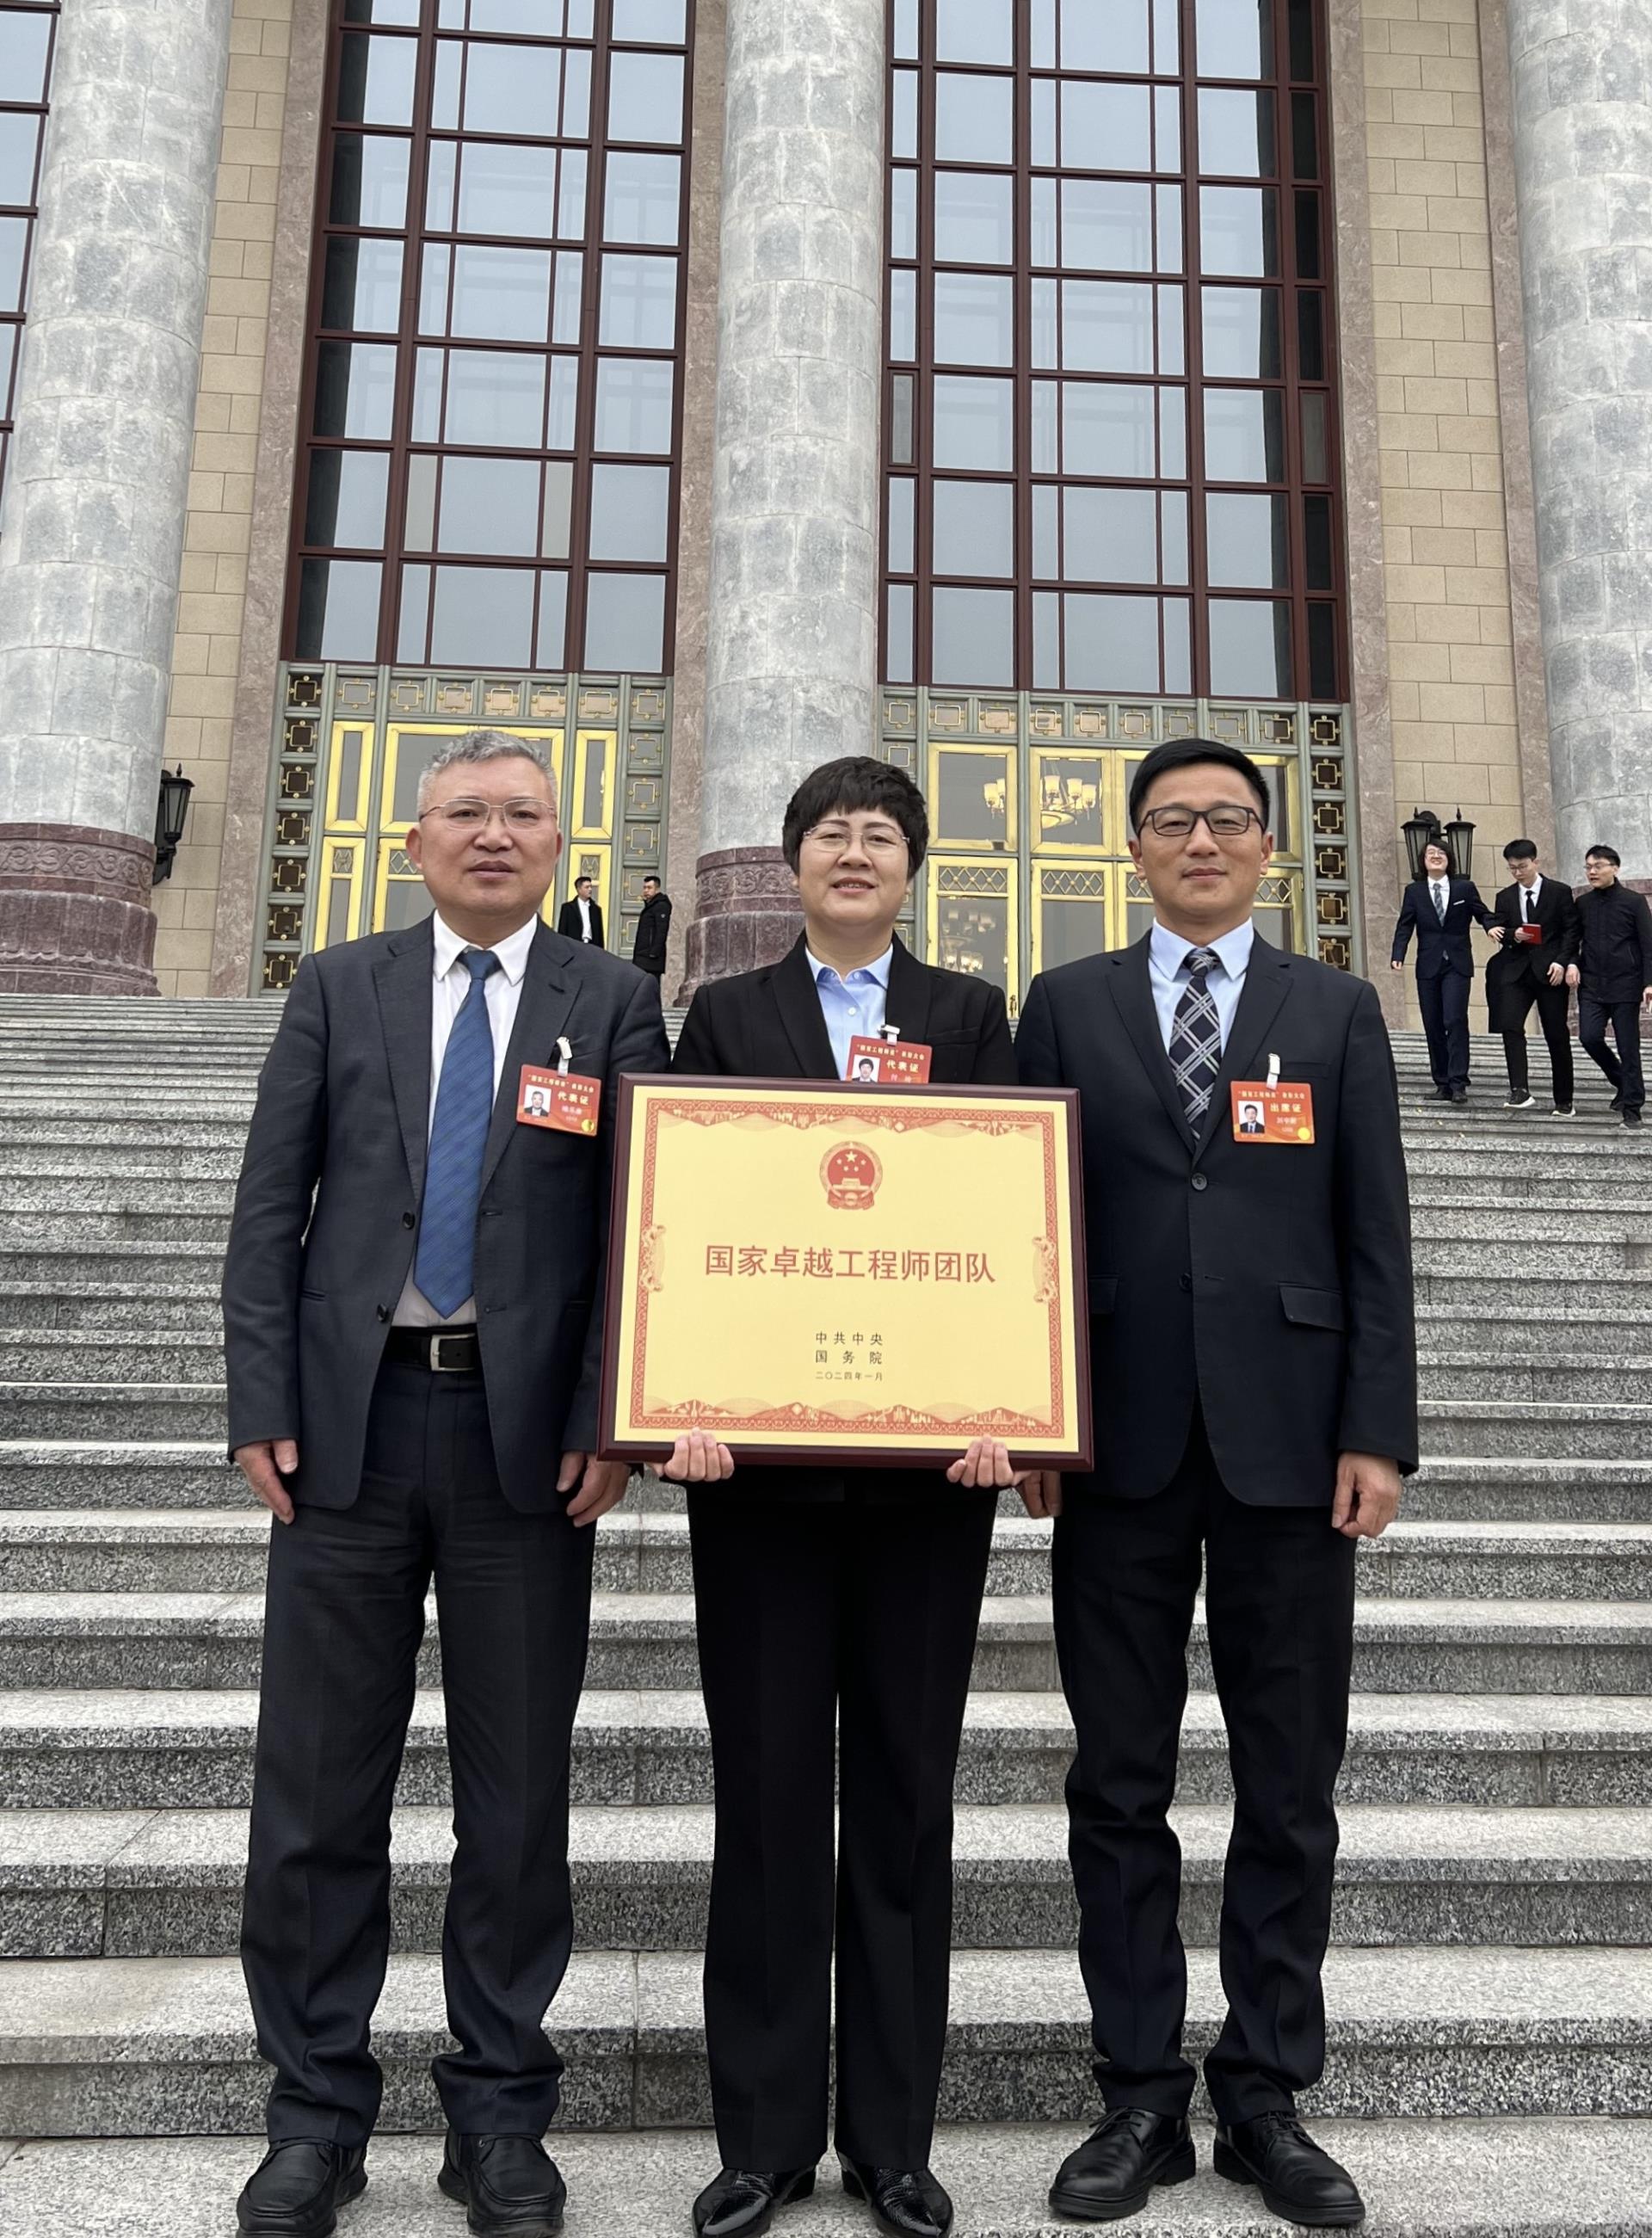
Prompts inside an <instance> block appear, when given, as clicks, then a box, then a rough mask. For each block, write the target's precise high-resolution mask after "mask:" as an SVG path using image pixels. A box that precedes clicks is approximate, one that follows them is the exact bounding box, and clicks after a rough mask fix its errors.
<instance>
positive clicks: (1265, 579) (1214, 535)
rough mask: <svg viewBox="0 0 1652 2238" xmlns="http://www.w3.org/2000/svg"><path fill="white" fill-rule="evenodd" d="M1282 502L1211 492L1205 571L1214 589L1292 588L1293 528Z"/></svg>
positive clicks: (1206, 523)
mask: <svg viewBox="0 0 1652 2238" xmlns="http://www.w3.org/2000/svg"><path fill="white" fill-rule="evenodd" d="M1285 505H1286V500H1285V499H1284V498H1282V497H1239V496H1237V495H1235V494H1233V493H1231V492H1228V491H1218V490H1213V491H1212V492H1211V493H1210V494H1209V496H1208V497H1206V500H1205V543H1206V567H1207V570H1208V573H1209V578H1210V580H1211V581H1212V582H1213V583H1220V584H1222V585H1224V586H1227V587H1229V588H1231V589H1234V590H1245V591H1272V590H1285V589H1288V588H1289V586H1290V582H1291V553H1290V540H1289V524H1288V522H1287V521H1286V519H1285Z"/></svg>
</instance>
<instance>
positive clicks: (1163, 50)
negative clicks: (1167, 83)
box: [1153, 0, 1181, 77]
mask: <svg viewBox="0 0 1652 2238" xmlns="http://www.w3.org/2000/svg"><path fill="white" fill-rule="evenodd" d="M1180 7H1181V0H1153V69H1154V70H1156V71H1157V72H1158V74H1159V76H1160V77H1173V76H1175V74H1176V72H1177V71H1178V70H1180V68H1181V25H1180V21H1179V20H1178V18H1179V15H1180Z"/></svg>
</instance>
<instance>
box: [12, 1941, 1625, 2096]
mask: <svg viewBox="0 0 1652 2238" xmlns="http://www.w3.org/2000/svg"><path fill="white" fill-rule="evenodd" d="M951 1971H952V1980H951V1998H950V2007H951V2013H950V2019H949V2022H948V2031H947V2047H946V2056H945V2066H944V2071H943V2075H942V2085H941V2105H940V2112H941V2117H942V2120H943V2121H945V2120H952V2119H955V2118H956V2117H957V2116H960V2115H963V2114H968V2115H970V2116H975V2117H977V2118H980V2119H983V2120H991V2121H1049V2120H1052V2119H1054V2120H1074V2121H1076V2120H1083V2119H1085V2118H1087V2117H1091V2118H1093V2117H1094V2110H1095V2107H1094V2100H1095V2086H1094V2082H1093V2080H1092V2077H1091V2073H1090V2063H1091V2056H1092V2054H1091V2046H1090V2029H1089V2014H1088V2010H1087V2005H1086V2003H1085V1999H1084V1993H1083V1987H1082V1984H1081V1983H1080V1978H1079V1971H1078V1963H1077V1960H1076V1958H1075V1957H1073V1956H1072V1955H1071V1954H1070V1953H1069V1952H1067V1951H1066V1950H1061V1951H1045V1952H1031V1951H1015V1952H1003V1951H978V1950H958V1951H955V1953H954V1956H953V1960H952V1969H951ZM1325 2005H1326V2014H1327V2059H1326V2065H1325V2077H1324V2080H1323V2081H1322V2082H1320V2083H1318V2085H1317V2086H1316V2088H1315V2089H1313V2090H1312V2091H1311V2092H1309V2093H1307V2094H1306V2095H1305V2097H1304V2099H1303V2101H1302V2108H1303V2112H1304V2114H1305V2116H1309V2117H1310V2118H1312V2117H1313V2116H1318V2117H1321V2118H1323V2117H1324V2116H1328V2115H1330V2116H1339V2115H1345V2116H1381V2117H1391V2116H1395V2115H1401V2116H1404V2115H1410V2114H1417V2115H1422V2114H1426V2115H1429V2116H1442V2115H1446V2116H1452V2115H1461V2116H1492V2115H1515V2114H1522V2115H1538V2116H1549V2117H1555V2116H1576V2115H1582V2114H1601V2113H1607V2114H1614V2115H1620V2116H1624V2115H1629V2116H1641V2115H1643V2114H1645V2113H1647V2112H1649V2111H1652V1952H1643V1951H1625V1950H1541V1951H1534V1950H1501V1949H1486V1948H1483V1947H1473V1948H1467V1949H1460V1950H1439V1949H1431V1948H1429V1947H1426V1946H1424V1947H1420V1948H1413V1949H1409V1950H1404V1951H1396V1950H1335V1949H1333V1950H1332V1952H1331V1954H1330V1957H1329V1959H1328V1961H1327V1963H1326V1967H1325ZM1223 2007H1224V2000H1223V1997H1222V1993H1221V1989H1220V1984H1219V1981H1218V1979H1217V1973H1216V1960H1215V1953H1214V1952H1213V1951H1207V1950H1195V1951H1193V1952H1190V1953H1189V1960H1188V2004H1187V2023H1186V2035H1185V2039H1184V2041H1185V2043H1186V2048H1187V2049H1188V2050H1189V2052H1190V2053H1192V2054H1193V2056H1199V2055H1200V2054H1202V2053H1203V2051H1204V2050H1205V2049H1207V2048H1208V2046H1209V2044H1210V2043H1212V2041H1213V2038H1214V2036H1215V2034H1216V2030H1217V2027H1218V2025H1219V2017H1220V2014H1221V2012H1222V2010H1223ZM551 2021H552V2028H553V2029H554V2030H555V2035H556V2040H557V2044H558V2049H559V2050H560V2051H561V2053H562V2054H563V2056H564V2057H565V2060H566V2062H567V2072H566V2075H565V2079H564V2090H565V2096H564V2102H563V2116H562V2118H563V2121H564V2123H565V2126H567V2127H570V2128H601V2129H618V2128H631V2127H636V2126H648V2127H655V2126H662V2127H667V2128H671V2127H678V2126H691V2125H697V2124H704V2122H706V2120H707V2118H708V2116H709V2112H710V2107H709V2102H708V2093H707V2089H706V2082H705V2074H704V2035H703V2030H702V2026H701V2014H700V1960H699V1957H698V1956H697V1954H691V1953H687V1952H682V1953H678V1952H665V1951H661V1952H648V1953H644V1954H641V1955H639V1956H632V1955H631V1954H629V1953H619V1952H598V1951H580V1952H576V1953H575V1956H574V1958H573V1961H572V1964H571V1966H570V1967H569V1970H568V1975H567V1978H566V1980H565V1983H564V1984H563V1987H562V1990H561V1992H560V1994H559V1996H558V1999H557V2002H556V2005H555V2007H554V2009H553V2010H552V2016H551ZM446 2042H447V2038H446V2029H445V2025H444V2018H443V1997H442V1990H441V1962H440V1960H439V1958H438V1957H434V1956H432V1955H426V1954H424V1953H404V1954H402V1955H400V1956H399V1957H393V1959H392V1960H391V1962H390V1967H389V1971H388V1974H387V1980H386V1983H385V1990H384V1994H383V1996H382V1997H381V1999H380V2004H379V2010H378V2013H377V2015H376V2017H375V2021H374V2026H373V2049H374V2052H375V2053H376V2055H377V2056H378V2058H379V2060H380V2063H381V2064H382V2065H383V2067H384V2069H385V2070H386V2074H385V2081H386V2095H385V2103H384V2109H383V2111H382V2113H381V2115H380V2128H381V2129H398V2128H406V2127H410V2126H415V2125H416V2126H418V2127H420V2128H428V2127H431V2126H433V2123H434V2122H436V2120H437V2119H439V2116H437V2113H436V2103H435V2099H434V2096H433V2089H432V2086H431V2082H430V2077H429V2073H428V2063H429V2061H430V2059H431V2058H432V2056H433V2055H434V2054H436V2053H437V2052H439V2051H440V2050H441V2049H444V2048H445V2046H446ZM267 2084H268V2069H266V2068H265V2067H264V2066H263V2065H262V2063H261V2062H260V2061H259V2060H258V2059H257V2058H256V2056H255V2050H254V2043H253V2036H252V2027H251V2022H250V2018H249V2016H248V2011H247V2006H246V1993H245V1990H244V1989H243V1987H242V1983H241V1969H240V1966H239V1964H238V1963H237V1962H236V1961H235V1959H233V1958H89V1959H66V1960H31V1959H18V1960H15V1961H14V1962H13V1963H11V1964H10V1965H9V1966H7V1967H6V1968H5V1969H4V1970H3V1971H0V2132H3V2134H4V2135H10V2136H31V2137H38V2136H61V2135H111V2134H112V2135H121V2134H123V2133H126V2132H129V2131H132V2130H137V2131H140V2132H144V2133H148V2134H150V2135H154V2134H157V2133H158V2134H162V2135H168V2134H171V2135H195V2134H199V2133H201V2132H203V2131H205V2132H209V2133H223V2132H239V2133H243V2134H245V2133H249V2132H253V2131H255V2130H259V2129H261V2128H262V2125H263V2099H264V2093H265V2089H266V2088H267Z"/></svg>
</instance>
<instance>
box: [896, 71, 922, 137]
mask: <svg viewBox="0 0 1652 2238" xmlns="http://www.w3.org/2000/svg"><path fill="white" fill-rule="evenodd" d="M894 112H895V114H894V122H893V125H892V128H891V130H890V134H889V153H890V155H891V156H906V157H908V158H910V157H912V156H915V155H916V154H917V152H918V74H917V72H916V70H896V72H895V101H894Z"/></svg>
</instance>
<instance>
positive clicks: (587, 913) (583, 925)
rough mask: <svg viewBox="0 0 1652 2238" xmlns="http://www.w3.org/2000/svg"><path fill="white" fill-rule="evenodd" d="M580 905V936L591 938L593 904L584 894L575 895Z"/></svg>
mask: <svg viewBox="0 0 1652 2238" xmlns="http://www.w3.org/2000/svg"><path fill="white" fill-rule="evenodd" d="M575 898H576V900H577V901H578V907H579V937H580V939H581V940H589V939H590V938H591V904H590V903H589V902H588V901H587V900H586V899H585V896H584V895H583V894H579V895H578V896H576V897H575Z"/></svg>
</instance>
